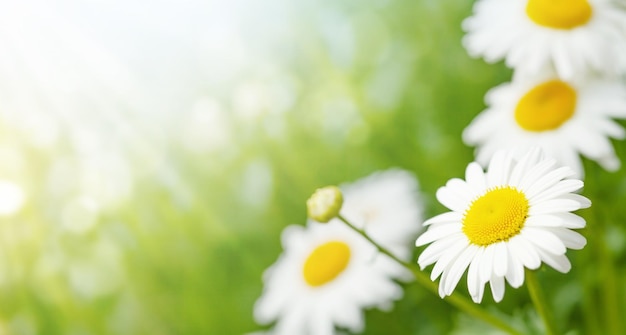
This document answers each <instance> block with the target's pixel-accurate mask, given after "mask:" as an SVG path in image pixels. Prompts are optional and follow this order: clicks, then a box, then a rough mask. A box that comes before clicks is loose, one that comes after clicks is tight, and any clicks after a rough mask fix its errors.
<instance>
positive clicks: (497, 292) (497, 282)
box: [489, 274, 504, 302]
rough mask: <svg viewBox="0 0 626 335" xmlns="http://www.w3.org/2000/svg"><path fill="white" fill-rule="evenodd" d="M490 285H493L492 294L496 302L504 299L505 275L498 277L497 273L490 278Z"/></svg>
mask: <svg viewBox="0 0 626 335" xmlns="http://www.w3.org/2000/svg"><path fill="white" fill-rule="evenodd" d="M489 286H491V294H492V295H493V300H494V301H495V302H500V301H502V298H504V277H498V276H496V275H495V274H494V275H493V276H492V277H491V280H489Z"/></svg>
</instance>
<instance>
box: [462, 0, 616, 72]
mask: <svg viewBox="0 0 626 335" xmlns="http://www.w3.org/2000/svg"><path fill="white" fill-rule="evenodd" d="M463 29H464V30H465V31H466V32H467V35H466V36H465V37H464V39H463V44H464V46H465V48H466V49H467V50H468V52H469V54H470V55H471V56H473V57H479V56H482V57H483V58H484V59H485V60H486V61H487V62H496V61H500V60H502V59H505V60H506V64H507V65H508V66H510V67H513V68H515V69H516V70H518V71H521V72H525V73H538V72H539V71H540V70H542V69H543V68H545V67H546V66H552V67H554V68H555V69H556V72H557V74H558V76H559V78H563V79H572V78H573V77H574V76H577V75H579V74H586V73H589V72H597V73H600V74H602V75H614V74H616V70H618V72H621V73H623V72H624V70H626V11H624V10H622V9H620V8H618V7H616V5H615V4H614V2H612V1H610V0H480V1H477V2H476V4H475V5H474V14H473V16H471V17H469V18H467V19H466V20H465V21H463Z"/></svg>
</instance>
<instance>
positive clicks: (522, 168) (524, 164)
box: [509, 147, 543, 186]
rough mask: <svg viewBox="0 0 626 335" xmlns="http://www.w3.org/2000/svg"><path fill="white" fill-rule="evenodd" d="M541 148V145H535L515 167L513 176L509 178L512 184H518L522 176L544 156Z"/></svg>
mask: <svg viewBox="0 0 626 335" xmlns="http://www.w3.org/2000/svg"><path fill="white" fill-rule="evenodd" d="M542 155H543V154H542V152H541V149H540V148H539V147H533V148H532V149H530V150H529V151H528V152H526V154H525V155H524V156H523V157H522V158H521V159H520V160H519V162H518V163H517V164H516V165H515V168H513V171H512V172H511V177H510V178H509V184H510V185H512V186H518V185H519V184H520V182H521V181H522V178H523V177H524V176H525V175H526V174H527V173H528V171H529V170H530V168H531V167H532V166H534V165H536V164H537V162H538V161H539V159H540V158H541V156H542Z"/></svg>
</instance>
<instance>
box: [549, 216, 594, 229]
mask: <svg viewBox="0 0 626 335" xmlns="http://www.w3.org/2000/svg"><path fill="white" fill-rule="evenodd" d="M550 215H551V216H556V217H559V218H560V219H561V220H562V227H564V228H570V229H581V228H585V225H586V223H585V219H583V218H582V217H580V216H578V215H576V214H574V213H555V214H550Z"/></svg>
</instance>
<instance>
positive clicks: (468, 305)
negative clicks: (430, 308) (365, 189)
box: [338, 215, 522, 335]
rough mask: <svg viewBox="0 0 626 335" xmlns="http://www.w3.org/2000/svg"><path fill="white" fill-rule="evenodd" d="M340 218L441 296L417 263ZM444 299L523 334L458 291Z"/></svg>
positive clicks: (482, 318)
mask: <svg viewBox="0 0 626 335" xmlns="http://www.w3.org/2000/svg"><path fill="white" fill-rule="evenodd" d="M338 218H339V219H340V220H341V221H343V223H345V224H346V225H348V227H350V228H351V229H352V230H354V231H356V232H357V233H358V234H360V235H361V236H363V237H364V238H365V239H366V240H368V241H369V242H370V243H371V244H372V245H374V246H375V247H376V249H378V251H379V252H380V253H382V254H385V255H387V256H389V258H391V259H393V260H394V261H395V262H397V263H398V264H400V265H402V266H403V267H405V268H407V269H408V270H409V271H411V272H412V273H413V276H415V281H416V282H417V283H418V284H420V285H421V286H422V287H424V288H425V289H427V290H428V291H431V292H432V293H434V294H435V295H437V296H439V290H438V288H437V284H436V283H435V282H433V281H431V280H430V278H429V277H428V275H427V274H425V273H423V272H422V271H420V269H419V268H418V267H417V265H415V264H412V263H407V262H405V261H403V260H401V259H399V258H398V257H396V255H394V254H392V253H391V252H390V251H389V250H387V249H385V248H384V247H382V246H381V245H379V244H378V243H376V241H374V240H372V238H371V237H369V236H368V235H367V234H366V233H365V231H363V230H362V229H359V228H357V227H355V226H354V225H353V224H351V223H350V222H349V221H348V220H346V218H344V217H343V216H341V215H338ZM444 301H446V302H448V303H449V304H451V305H453V306H454V307H456V308H458V309H460V310H461V311H463V312H465V313H467V314H469V315H471V316H473V317H475V318H477V319H480V320H483V321H485V322H486V323H488V324H491V325H492V326H494V327H496V328H499V329H500V330H503V331H505V332H507V333H509V334H513V335H522V333H520V332H519V331H517V330H515V329H514V328H512V327H511V326H509V325H508V324H507V322H506V321H504V320H502V319H500V318H499V317H497V316H495V315H493V314H490V313H489V312H487V311H486V310H485V309H483V308H481V307H479V305H476V304H475V303H474V302H472V301H471V300H469V299H467V298H465V297H463V296H462V295H460V294H458V293H456V292H453V293H452V295H450V296H449V297H446V298H444Z"/></svg>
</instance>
